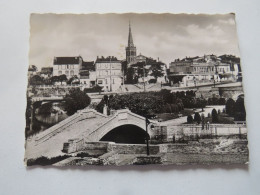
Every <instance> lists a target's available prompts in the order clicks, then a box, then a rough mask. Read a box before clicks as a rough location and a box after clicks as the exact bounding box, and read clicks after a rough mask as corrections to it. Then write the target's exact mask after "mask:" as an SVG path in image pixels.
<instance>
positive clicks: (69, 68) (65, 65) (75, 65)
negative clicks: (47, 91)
mask: <svg viewBox="0 0 260 195" xmlns="http://www.w3.org/2000/svg"><path fill="white" fill-rule="evenodd" d="M82 63H83V59H82V57H81V56H75V57H54V60H53V76H60V75H63V74H64V75H66V77H67V79H70V78H71V77H73V76H74V75H76V76H78V75H79V72H80V70H81V69H82Z"/></svg>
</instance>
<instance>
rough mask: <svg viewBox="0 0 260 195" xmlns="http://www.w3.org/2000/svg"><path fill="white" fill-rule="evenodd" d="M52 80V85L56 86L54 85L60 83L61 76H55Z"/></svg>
mask: <svg viewBox="0 0 260 195" xmlns="http://www.w3.org/2000/svg"><path fill="white" fill-rule="evenodd" d="M50 80H51V83H52V84H54V83H56V82H60V80H59V76H53V77H51V78H50Z"/></svg>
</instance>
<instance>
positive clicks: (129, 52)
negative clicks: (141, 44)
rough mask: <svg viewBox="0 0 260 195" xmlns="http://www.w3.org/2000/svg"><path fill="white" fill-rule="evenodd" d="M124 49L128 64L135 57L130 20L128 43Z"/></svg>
mask: <svg viewBox="0 0 260 195" xmlns="http://www.w3.org/2000/svg"><path fill="white" fill-rule="evenodd" d="M125 51H126V61H127V64H129V63H131V62H132V61H134V60H135V57H136V47H135V46H134V41H133V37H132V32H131V24H130V22H129V34H128V45H127V47H126V48H125Z"/></svg>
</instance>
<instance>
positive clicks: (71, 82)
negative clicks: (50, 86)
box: [67, 75, 79, 84]
mask: <svg viewBox="0 0 260 195" xmlns="http://www.w3.org/2000/svg"><path fill="white" fill-rule="evenodd" d="M67 84H79V78H78V77H77V76H76V75H75V76H73V77H71V78H70V79H69V80H68V81H67Z"/></svg>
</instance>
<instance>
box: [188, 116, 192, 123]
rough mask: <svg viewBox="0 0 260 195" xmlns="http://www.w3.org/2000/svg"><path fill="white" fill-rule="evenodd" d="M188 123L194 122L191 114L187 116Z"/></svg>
mask: <svg viewBox="0 0 260 195" xmlns="http://www.w3.org/2000/svg"><path fill="white" fill-rule="evenodd" d="M187 123H193V118H192V116H191V115H188V116H187Z"/></svg>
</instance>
